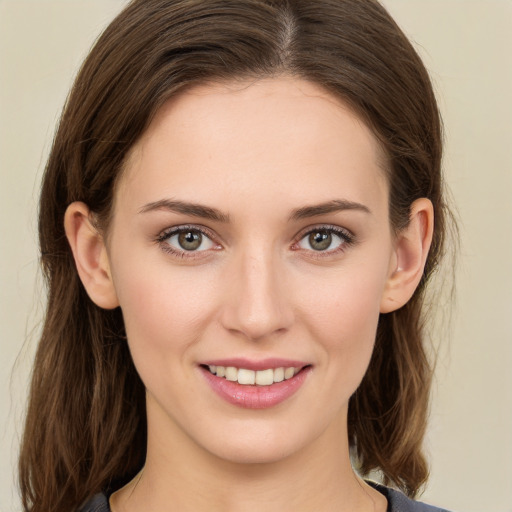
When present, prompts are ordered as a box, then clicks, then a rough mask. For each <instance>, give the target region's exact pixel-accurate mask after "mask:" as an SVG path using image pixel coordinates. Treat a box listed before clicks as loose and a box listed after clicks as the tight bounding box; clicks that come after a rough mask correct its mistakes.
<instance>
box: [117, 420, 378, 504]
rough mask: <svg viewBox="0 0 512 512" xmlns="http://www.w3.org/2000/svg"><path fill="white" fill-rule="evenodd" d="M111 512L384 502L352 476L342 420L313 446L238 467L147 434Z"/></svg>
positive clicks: (173, 438) (171, 436) (179, 436)
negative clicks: (142, 457) (140, 460)
mask: <svg viewBox="0 0 512 512" xmlns="http://www.w3.org/2000/svg"><path fill="white" fill-rule="evenodd" d="M111 507H112V510H113V512H131V511H136V510H137V511H140V510H159V511H162V512H165V511H168V510H169V511H170V510H180V511H183V512H188V511H194V512H202V511H208V512H221V511H222V512H231V511H236V512H252V511H254V512H256V511H258V512H259V511H260V510H261V509H262V508H263V509H264V510H265V511H266V512H274V511H275V512H277V511H279V512H281V511H283V510H294V511H296V512H301V511H311V510H318V511H322V512H324V511H326V512H327V511H333V512H334V511H336V512H349V511H351V512H359V511H360V512H380V511H385V510H386V503H385V498H384V497H383V496H382V495H380V494H379V493H378V492H377V491H375V490H374V489H372V488H371V487H369V486H368V485H367V484H365V483H364V482H363V481H361V480H360V479H359V478H358V477H357V476H356V475H355V474H354V472H353V470H352V467H351V463H350V457H349V450H348V440H347V434H346V419H345V418H340V420H339V421H337V422H333V424H331V425H329V427H328V429H327V430H326V431H325V432H323V433H322V434H321V435H320V436H319V437H318V438H317V439H316V440H315V441H314V443H311V444H309V445H308V446H306V447H304V448H303V449H301V450H300V451H298V452H295V453H294V454H293V455H291V456H288V457H285V458H281V459H279V460H276V461H272V462H263V463H261V462H260V463H239V462H232V461H228V460H225V459H221V458H219V457H217V456H215V455H214V454H212V453H210V452H207V451H206V450H204V449H202V448H201V447H200V446H198V445H197V444H196V443H194V442H193V441H192V440H191V439H190V438H189V437H188V436H186V434H184V433H183V432H182V431H181V430H179V429H177V430H176V431H174V432H168V431H166V432H165V435H164V432H163V431H159V430H158V429H152V428H151V424H149V428H148V451H147V459H146V465H145V467H144V468H143V470H142V471H141V473H140V474H139V475H138V476H137V477H136V478H134V480H133V481H132V482H130V483H129V484H128V485H127V486H125V487H124V488H123V489H121V490H120V491H118V492H117V493H115V494H114V495H113V496H112V498H111Z"/></svg>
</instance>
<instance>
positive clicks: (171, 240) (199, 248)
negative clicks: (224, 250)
mask: <svg viewBox="0 0 512 512" xmlns="http://www.w3.org/2000/svg"><path fill="white" fill-rule="evenodd" d="M158 242H159V244H160V245H161V246H162V249H164V250H165V251H167V252H171V253H174V254H179V255H182V256H185V255H186V253H195V252H203V251H207V250H208V249H212V248H214V247H216V244H214V243H213V241H212V239H211V238H210V237H209V236H208V235H207V234H206V233H205V232H204V231H202V230H201V229H199V228H194V227H188V226H180V227H177V228H171V229H169V230H167V231H164V232H163V233H162V234H161V235H160V236H159V237H158Z"/></svg>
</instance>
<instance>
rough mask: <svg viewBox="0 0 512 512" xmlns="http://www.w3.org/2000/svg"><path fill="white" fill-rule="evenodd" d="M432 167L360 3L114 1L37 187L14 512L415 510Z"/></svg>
mask: <svg viewBox="0 0 512 512" xmlns="http://www.w3.org/2000/svg"><path fill="white" fill-rule="evenodd" d="M440 161H441V127H440V118H439V113H438V110H437V105H436V102H435V98H434V95H433V92H432V87H431V84H430V81H429V78H428V75H427V73H426V71H425V69H424V66H423V65H422V63H421V61H420V59H419V57H418V56H417V54H416V53H415V51H414V49H413V48H412V46H411V45H410V43H409V42H408V41H407V39H406V38H405V36H404V35H403V33H402V32H401V31H400V30H399V28H398V27H397V26H396V24H395V23H394V22H393V20H392V19H391V18H390V17H389V15H388V14H387V13H386V11H385V10H384V9H383V8H382V6H380V4H379V3H378V2H376V1H373V0H369V1H366V2H360V1H357V0H343V1H339V0H337V1H332V2H331V1H326V0H322V1H311V0H289V1H285V0H283V1H271V0H233V1H226V0H213V1H208V2H204V1H200V0H187V1H177V0H136V1H133V2H131V3H130V4H129V5H128V6H127V8H126V9H125V10H124V11H123V12H122V13H121V14H120V15H119V16H118V17H117V18H116V19H115V20H114V21H113V22H112V23H111V25H110V26H109V27H108V28H107V30H106V31H105V32H104V34H103V35H102V36H101V37H100V38H99V40H98V42H97V43H96V45H95V46H94V48H93V49H92V51H91V53H90V55H89V56H88V58H87V59H86V61H85V63H84V65H83V68H82V70H81V71H80V73H79V75H78V77H77V79H76V82H75V85H74V87H73V89H72V91H71V94H70V97H69V99H68V102H67V105H66V108H65V110H64V113H63V116H62V119H61V122H60V126H59V129H58V132H57V135H56V138H55V141H54V145H53V148H52V152H51V155H50V158H49V161H48V164H47V168H46V173H45V177H44V181H43V187H42V193H41V203H40V224H39V228H40V243H41V253H42V262H43V268H44V271H45V275H46V277H47V280H48V285H49V298H48V310H47V314H46V320H45V325H44V329H43V333H42V337H41V341H40V345H39V350H38V354H37V358H36V363H35V368H34V375H33V382H32V389H31V399H30V404H29V410H28V414H27V422H26V430H25V435H24V441H23V446H22V452H21V457H20V481H21V489H22V495H23V502H24V507H25V510H26V511H29V510H30V511H32V512H36V511H43V510H44V511H45V512H46V511H52V510H55V511H57V510H58V511H60V512H62V511H68V510H69V511H74V510H78V509H79V508H81V510H85V511H92V510H101V511H108V510H112V511H113V512H121V511H134V510H161V511H164V510H180V511H186V510H195V511H197V510H219V511H220V510H256V509H258V510H259V509H260V508H261V507H262V506H263V507H264V508H265V509H266V510H270V511H271V510H274V509H275V510H278V509H279V510H288V509H293V510H308V511H309V510H322V511H324V510H325V511H330V510H336V511H345V510H346V511H349V510H350V511H361V512H362V511H366V510H368V511H379V512H381V511H385V510H402V511H407V510H430V509H429V508H428V507H426V506H425V505H421V504H418V503H415V502H413V501H412V500H409V499H408V498H407V497H406V496H405V495H407V496H409V497H411V498H412V497H414V496H415V495H416V494H417V492H418V490H419V489H420V487H421V485H422V484H423V483H424V482H425V481H426V479H427V475H428V470H427V465H426V461H425V458H424V456H423V454H422V450H421V443H422V439H423V436H424V432H425V423H426V414H427V406H428V396H429V384H430V379H431V367H430V365H429V362H428V360H427V357H426V353H425V348H424V347H423V338H422V325H423V322H424V321H425V319H424V315H423V314H422V302H423V294H424V291H425V285H426V283H427V281H428V279H429V277H430V276H431V274H432V272H433V271H434V270H435V268H436V266H437V263H438V260H439V257H440V255H441V252H442V247H443V238H444V233H445V215H446V212H445V205H444V203H443V198H442V180H441V174H440ZM353 465H355V466H356V468H357V470H358V472H359V474H361V475H363V476H366V475H368V473H369V472H370V471H372V470H377V471H381V472H382V475H383V480H384V482H385V483H386V484H391V485H393V486H395V487H398V488H399V489H401V490H402V492H403V493H404V494H405V495H404V494H402V493H400V492H399V491H395V490H391V489H390V488H387V487H383V486H380V485H377V484H374V483H371V482H369V481H364V480H362V479H361V478H360V477H359V476H358V475H357V474H356V473H355V472H354V469H353ZM94 495H96V496H95V497H93V496H94Z"/></svg>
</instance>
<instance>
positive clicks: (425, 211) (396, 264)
mask: <svg viewBox="0 0 512 512" xmlns="http://www.w3.org/2000/svg"><path fill="white" fill-rule="evenodd" d="M433 231H434V207H433V206H432V203H431V202H430V200H429V199H427V198H424V197H423V198H421V199H417V200H416V201H414V203H413V204H412V205H411V213H410V217H409V224H408V225H407V226H406V227H405V228H404V229H402V230H401V231H400V232H399V233H398V235H397V239H396V241H395V249H394V258H393V259H392V268H390V274H389V277H388V280H387V282H386V287H385V290H384V294H383V296H382V300H381V305H380V312H381V313H390V312H391V311H395V310H397V309H399V308H401V307H402V306H404V305H405V304H406V303H407V301H408V300H409V299H410V298H411V297H412V295H413V293H414V291H415V290H416V288H417V286H418V284H419V282H420V280H421V277H422V276H423V269H424V268H425V262H426V261H427V256H428V251H429V249H430V244H431V243H432V234H433Z"/></svg>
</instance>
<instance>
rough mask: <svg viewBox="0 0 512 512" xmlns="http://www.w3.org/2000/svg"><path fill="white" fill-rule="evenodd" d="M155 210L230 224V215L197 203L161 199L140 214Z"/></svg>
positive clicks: (145, 206)
mask: <svg viewBox="0 0 512 512" xmlns="http://www.w3.org/2000/svg"><path fill="white" fill-rule="evenodd" d="M155 210H164V211H170V212H176V213H183V214H184V215H191V216H192V217H201V218H203V219H209V220H213V221H216V222H223V223H227V222H229V215H228V214H227V213H223V212H221V211H220V210H217V209H216V208H211V207H209V206H203V205H202V204H197V203H187V202H184V201H177V200H174V199H161V200H160V201H155V202H153V203H148V204H146V205H144V206H143V207H142V208H141V209H140V210H139V213H147V212H152V211H155Z"/></svg>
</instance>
